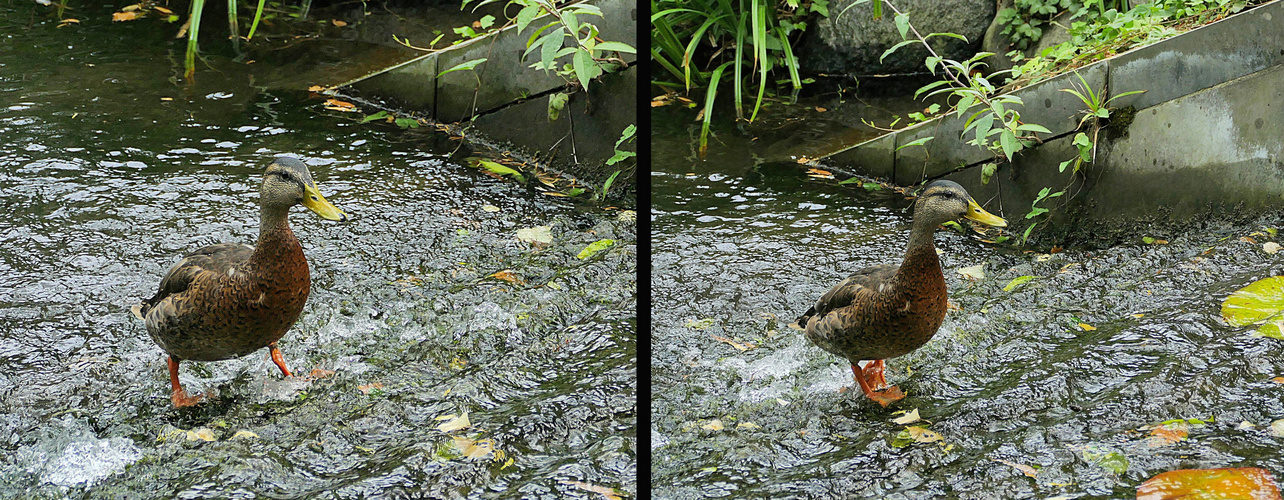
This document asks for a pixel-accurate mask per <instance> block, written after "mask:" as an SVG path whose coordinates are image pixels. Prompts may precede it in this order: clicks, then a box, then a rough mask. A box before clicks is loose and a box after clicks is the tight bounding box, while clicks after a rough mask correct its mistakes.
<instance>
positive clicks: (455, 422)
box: [437, 412, 473, 432]
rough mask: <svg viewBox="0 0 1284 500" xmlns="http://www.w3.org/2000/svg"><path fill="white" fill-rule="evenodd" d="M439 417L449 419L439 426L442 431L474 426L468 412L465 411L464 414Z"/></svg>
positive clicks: (439, 418) (438, 428)
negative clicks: (469, 419)
mask: <svg viewBox="0 0 1284 500" xmlns="http://www.w3.org/2000/svg"><path fill="white" fill-rule="evenodd" d="M437 419H438V420H446V419H449V420H448V421H447V422H446V423H444V424H441V425H438V426H437V430H439V431H441V432H454V431H457V430H461V429H467V428H469V427H472V425H473V424H472V422H469V421H468V412H464V414H463V415H460V416H458V417H456V416H454V415H444V416H441V417H437Z"/></svg>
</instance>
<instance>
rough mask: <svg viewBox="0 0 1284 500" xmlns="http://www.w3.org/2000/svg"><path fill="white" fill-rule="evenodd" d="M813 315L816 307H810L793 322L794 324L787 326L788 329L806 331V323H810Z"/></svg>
mask: <svg viewBox="0 0 1284 500" xmlns="http://www.w3.org/2000/svg"><path fill="white" fill-rule="evenodd" d="M815 315H816V307H815V306H812V307H810V308H808V309H807V312H805V313H803V314H802V316H799V317H798V319H796V320H794V322H793V323H791V324H790V325H789V328H793V329H795V330H806V329H807V322H808V321H811V317H812V316H815Z"/></svg>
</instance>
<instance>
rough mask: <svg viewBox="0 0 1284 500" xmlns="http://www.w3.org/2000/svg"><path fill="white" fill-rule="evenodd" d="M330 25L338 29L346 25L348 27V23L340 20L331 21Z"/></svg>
mask: <svg viewBox="0 0 1284 500" xmlns="http://www.w3.org/2000/svg"><path fill="white" fill-rule="evenodd" d="M330 23H331V24H334V25H335V26H338V27H340V28H342V27H344V26H347V25H348V23H345V22H343V21H340V20H338V19H331V20H330Z"/></svg>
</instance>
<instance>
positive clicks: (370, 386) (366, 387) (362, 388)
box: [357, 382, 383, 394]
mask: <svg viewBox="0 0 1284 500" xmlns="http://www.w3.org/2000/svg"><path fill="white" fill-rule="evenodd" d="M375 389H383V384H380V383H378V382H375V383H372V384H362V385H359V386H357V390H359V391H361V393H362V394H370V391H373V390H375Z"/></svg>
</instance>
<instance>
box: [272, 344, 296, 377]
mask: <svg viewBox="0 0 1284 500" xmlns="http://www.w3.org/2000/svg"><path fill="white" fill-rule="evenodd" d="M268 357H270V358H272V362H273V363H276V367H277V368H280V369H281V375H285V376H286V377H291V376H292V375H290V369H289V368H286V367H285V356H282V355H281V350H280V349H278V348H277V347H276V342H273V343H271V344H268Z"/></svg>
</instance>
